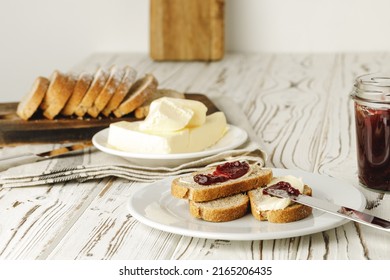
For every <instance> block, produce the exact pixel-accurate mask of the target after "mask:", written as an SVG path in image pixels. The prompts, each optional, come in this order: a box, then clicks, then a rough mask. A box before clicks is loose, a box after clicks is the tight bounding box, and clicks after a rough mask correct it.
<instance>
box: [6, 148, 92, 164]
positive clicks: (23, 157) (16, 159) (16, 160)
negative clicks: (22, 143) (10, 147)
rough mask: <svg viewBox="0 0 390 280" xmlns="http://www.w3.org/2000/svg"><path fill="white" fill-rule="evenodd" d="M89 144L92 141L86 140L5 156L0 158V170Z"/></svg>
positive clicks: (73, 152) (57, 154) (73, 151)
mask: <svg viewBox="0 0 390 280" xmlns="http://www.w3.org/2000/svg"><path fill="white" fill-rule="evenodd" d="M91 146H92V143H90V142H86V143H81V144H73V145H69V146H64V147H61V148H58V149H54V150H51V151H46V152H43V153H39V154H33V153H25V154H20V155H15V156H11V157H7V158H0V171H4V170H7V169H9V168H11V167H15V166H19V165H23V164H27V163H33V162H37V161H41V160H45V159H51V158H55V157H60V156H65V155H72V154H76V153H78V152H80V151H82V150H84V149H86V148H89V147H91Z"/></svg>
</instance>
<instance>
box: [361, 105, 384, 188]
mask: <svg viewBox="0 0 390 280" xmlns="http://www.w3.org/2000/svg"><path fill="white" fill-rule="evenodd" d="M355 123H356V140H357V157H358V173H359V180H360V182H361V183H362V184H363V185H365V186H367V187H369V188H372V189H376V190H381V191H390V108H383V109H378V108H375V109H374V108H370V107H367V106H364V105H361V104H358V103H355Z"/></svg>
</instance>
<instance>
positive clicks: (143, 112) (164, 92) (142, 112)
mask: <svg viewBox="0 0 390 280" xmlns="http://www.w3.org/2000/svg"><path fill="white" fill-rule="evenodd" d="M161 97H173V98H180V99H185V95H184V93H182V92H178V91H176V90H173V89H158V90H156V91H155V92H154V93H153V94H152V95H151V96H150V97H149V98H148V100H147V101H146V102H145V103H144V104H143V105H142V106H141V107H138V108H137V109H135V111H134V115H135V117H136V118H137V119H143V118H145V117H146V116H147V115H148V114H149V108H150V104H151V103H152V102H153V101H154V100H156V99H158V98H161Z"/></svg>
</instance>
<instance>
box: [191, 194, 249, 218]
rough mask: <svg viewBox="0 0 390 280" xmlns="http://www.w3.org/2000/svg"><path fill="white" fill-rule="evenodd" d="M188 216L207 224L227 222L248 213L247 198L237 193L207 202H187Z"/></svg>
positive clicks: (245, 195)
mask: <svg viewBox="0 0 390 280" xmlns="http://www.w3.org/2000/svg"><path fill="white" fill-rule="evenodd" d="M189 207H190V214H191V215H192V216H193V217H195V218H198V219H202V220H205V221H209V222H228V221H232V220H236V219H238V218H241V217H243V216H244V215H245V214H247V213H248V209H249V198H248V195H247V194H245V193H239V194H235V195H231V196H228V197H223V198H219V199H215V200H211V201H207V202H194V201H191V200H190V201H189Z"/></svg>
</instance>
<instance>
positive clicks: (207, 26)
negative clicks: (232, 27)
mask: <svg viewBox="0 0 390 280" xmlns="http://www.w3.org/2000/svg"><path fill="white" fill-rule="evenodd" d="M223 54H224V0H150V56H151V58H152V59H154V60H159V61H164V60H204V61H212V60H220V59H222V58H223Z"/></svg>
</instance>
